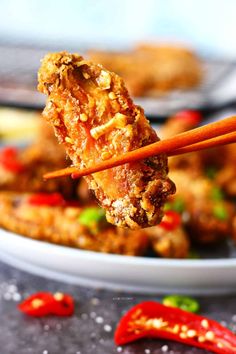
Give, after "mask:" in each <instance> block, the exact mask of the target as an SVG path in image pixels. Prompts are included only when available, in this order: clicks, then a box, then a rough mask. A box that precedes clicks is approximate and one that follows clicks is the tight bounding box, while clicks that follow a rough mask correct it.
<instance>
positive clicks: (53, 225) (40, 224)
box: [0, 192, 149, 256]
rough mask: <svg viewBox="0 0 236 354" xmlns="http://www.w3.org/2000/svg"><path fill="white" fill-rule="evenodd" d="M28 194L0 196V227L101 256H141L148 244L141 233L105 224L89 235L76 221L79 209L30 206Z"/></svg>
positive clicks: (3, 194)
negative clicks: (97, 253) (113, 254)
mask: <svg viewBox="0 0 236 354" xmlns="http://www.w3.org/2000/svg"><path fill="white" fill-rule="evenodd" d="M29 196H30V194H15V193H11V192H1V193H0V213H1V219H0V226H1V227H3V228H5V229H7V230H9V231H12V232H16V233H19V234H21V235H24V236H26V237H30V238H33V239H37V240H41V241H46V242H51V243H56V244H59V245H65V246H71V247H76V248H80V249H84V250H91V251H96V252H104V253H117V254H123V255H132V256H138V255H143V254H144V253H145V252H146V250H147V247H148V245H149V240H148V237H147V235H146V233H145V232H144V230H136V231H132V230H128V229H120V228H116V227H114V226H111V225H108V226H107V227H105V228H103V229H101V230H99V232H97V233H91V232H90V231H89V230H88V229H87V228H86V227H84V226H83V225H81V224H80V223H79V221H78V218H79V215H80V213H81V211H82V210H83V209H81V208H79V207H59V206H58V207H55V206H54V207H50V206H32V205H30V204H29V203H27V199H28V197H29Z"/></svg>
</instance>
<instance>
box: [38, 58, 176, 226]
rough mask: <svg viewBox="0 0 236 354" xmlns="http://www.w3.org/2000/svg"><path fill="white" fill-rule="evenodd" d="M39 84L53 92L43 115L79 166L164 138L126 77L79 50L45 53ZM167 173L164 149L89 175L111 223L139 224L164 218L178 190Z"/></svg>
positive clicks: (148, 223) (49, 92)
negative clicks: (137, 101)
mask: <svg viewBox="0 0 236 354" xmlns="http://www.w3.org/2000/svg"><path fill="white" fill-rule="evenodd" d="M38 88H39V91H41V92H43V93H46V94H47V95H48V100H47V104H46V108H45V109H44V113H43V115H44V116H45V117H46V119H47V120H48V121H49V122H50V123H51V124H52V125H53V126H54V129H55V134H56V135H57V137H58V139H59V142H60V143H63V144H64V146H65V148H66V151H67V154H68V155H69V157H70V158H71V160H72V162H73V164H74V165H76V166H78V167H80V168H83V167H89V166H92V165H94V164H96V163H97V162H98V161H101V160H105V159H108V158H109V157H111V156H116V155H121V154H123V153H125V152H127V151H131V150H134V149H137V148H139V147H142V146H145V145H148V144H150V143H153V142H155V141H157V140H159V138H158V136H157V135H156V133H155V131H154V130H153V129H152V128H151V127H150V124H149V122H148V120H147V119H146V118H145V116H144V112H143V110H142V109H141V108H140V107H138V106H136V105H134V103H133V102H132V100H131V98H130V96H129V94H128V91H127V90H126V88H125V85H124V82H123V80H122V79H121V78H120V77H119V76H118V75H116V74H114V73H112V72H109V71H107V70H106V69H105V68H103V67H102V66H101V65H97V64H93V63H91V62H89V61H86V60H84V59H83V57H81V56H79V55H77V54H68V53H66V52H62V53H53V54H48V55H46V56H45V58H44V59H43V62H42V66H41V68H40V70H39V85H38ZM167 173H168V166H167V157H166V156H165V155H164V154H161V155H158V156H155V157H152V158H148V159H145V160H142V161H138V162H133V163H128V164H125V165H122V166H119V167H116V168H112V169H109V170H106V171H102V172H98V173H95V174H93V175H91V176H88V177H86V179H87V182H88V184H89V187H90V188H91V189H93V190H94V192H95V195H96V197H97V199H98V200H99V202H100V204H101V206H102V207H103V208H104V209H105V210H106V216H107V220H108V221H109V222H110V223H113V224H115V225H117V226H121V227H129V228H131V229H137V228H140V227H142V228H143V227H147V226H153V225H155V224H157V223H158V222H160V220H161V218H162V215H163V210H162V209H163V205H164V203H165V201H166V199H167V197H168V196H169V195H170V194H173V193H174V192H175V186H174V183H173V182H172V181H171V180H170V179H169V178H168V177H167Z"/></svg>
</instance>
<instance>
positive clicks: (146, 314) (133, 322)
mask: <svg viewBox="0 0 236 354" xmlns="http://www.w3.org/2000/svg"><path fill="white" fill-rule="evenodd" d="M141 338H160V339H168V340H173V341H176V342H181V343H184V344H187V345H189V346H191V347H199V348H203V349H206V350H208V351H211V352H213V353H218V354H234V353H235V352H236V335H235V334H234V333H233V332H231V331H230V330H229V329H227V328H225V327H223V326H222V325H221V324H219V323H218V322H216V321H214V320H211V319H209V318H206V317H203V316H199V315H196V314H195V313H191V312H187V311H184V310H181V309H180V308H174V307H168V306H165V305H162V304H160V303H158V302H154V301H146V302H142V303H140V304H138V305H135V306H134V307H132V308H131V309H130V310H129V311H128V312H127V313H126V314H125V315H124V316H123V317H122V318H121V320H120V322H119V323H118V326H117V328H116V331H115V335H114V341H115V343H116V345H124V344H127V343H130V342H134V341H136V340H138V339H141Z"/></svg>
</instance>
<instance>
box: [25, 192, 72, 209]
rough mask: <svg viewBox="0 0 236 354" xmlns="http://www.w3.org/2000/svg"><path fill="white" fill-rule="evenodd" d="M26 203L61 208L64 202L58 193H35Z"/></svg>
mask: <svg viewBox="0 0 236 354" xmlns="http://www.w3.org/2000/svg"><path fill="white" fill-rule="evenodd" d="M27 202H28V203H29V204H31V205H48V206H63V205H65V200H64V198H63V196H62V195H61V194H60V193H36V194H32V195H31V196H29V198H28V199H27Z"/></svg>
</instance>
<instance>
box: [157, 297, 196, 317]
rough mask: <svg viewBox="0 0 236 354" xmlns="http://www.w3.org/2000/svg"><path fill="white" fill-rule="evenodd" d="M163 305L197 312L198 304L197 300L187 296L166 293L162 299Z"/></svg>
mask: <svg viewBox="0 0 236 354" xmlns="http://www.w3.org/2000/svg"><path fill="white" fill-rule="evenodd" d="M162 303H163V305H165V306H170V307H178V308H180V309H182V310H185V311H188V312H194V313H196V312H199V310H200V305H199V303H198V301H197V300H195V299H193V298H192V297H189V296H182V295H167V296H165V297H164V299H163V300H162Z"/></svg>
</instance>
